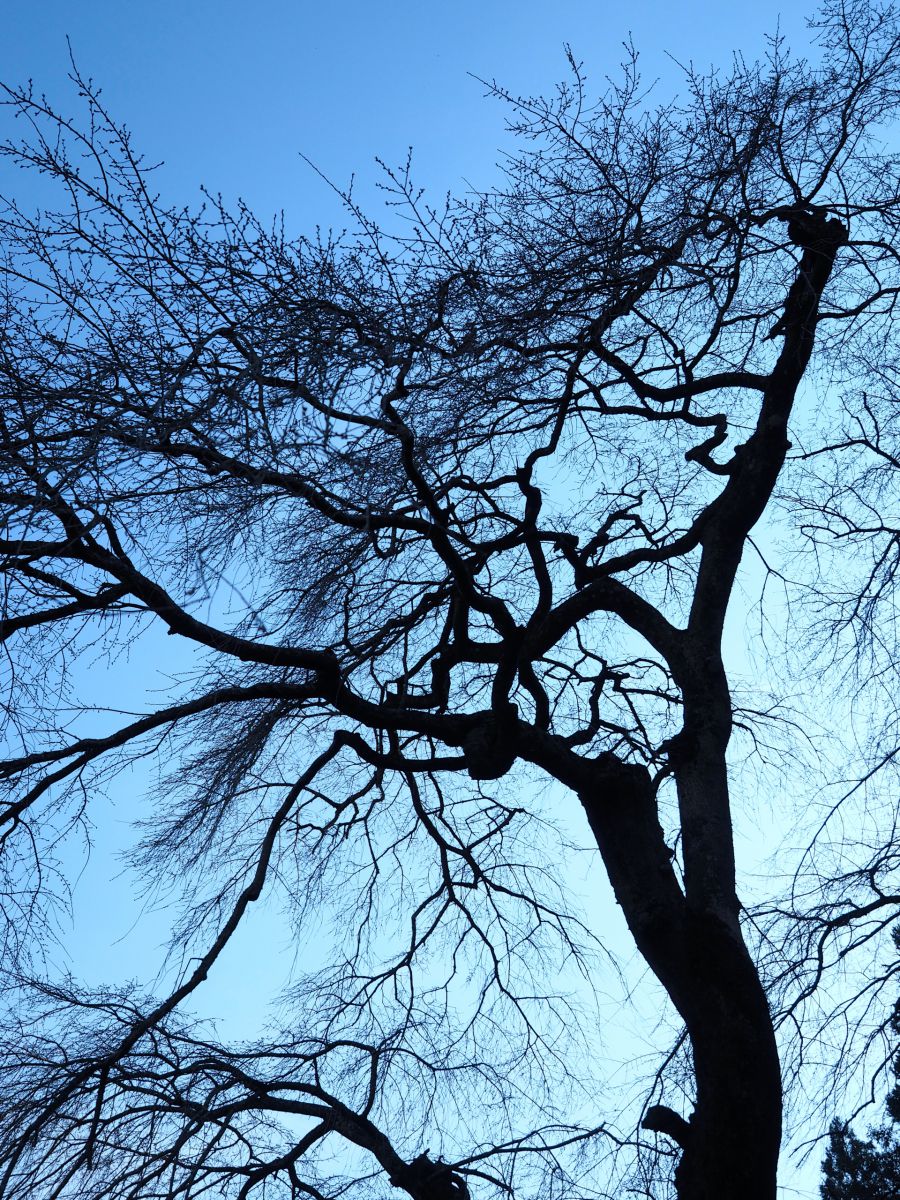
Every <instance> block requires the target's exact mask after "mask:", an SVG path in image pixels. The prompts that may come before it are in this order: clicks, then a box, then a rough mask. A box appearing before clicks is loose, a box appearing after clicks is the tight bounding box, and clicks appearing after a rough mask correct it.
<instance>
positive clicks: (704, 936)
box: [581, 754, 781, 1200]
mask: <svg viewBox="0 0 900 1200" xmlns="http://www.w3.org/2000/svg"><path fill="white" fill-rule="evenodd" d="M689 757H690V762H687V761H685V762H684V763H683V764H682V766H681V767H680V768H677V772H678V773H679V774H681V775H682V776H683V778H682V779H681V780H679V782H680V783H681V785H682V786H681V787H680V789H679V790H680V791H681V790H685V791H687V792H688V793H690V791H691V790H692V789H693V788H694V787H697V786H701V784H702V779H701V775H702V771H701V770H700V769H699V767H700V766H701V765H702V764H699V763H698V761H697V755H696V754H691V755H690V756H689ZM598 768H599V769H598V774H597V780H596V784H595V786H594V787H592V788H591V789H589V790H584V791H583V792H582V793H581V801H582V804H583V805H584V808H585V811H586V813H587V817H588V821H589V823H590V826H591V830H592V832H593V834H594V837H595V839H596V841H597V846H598V848H599V850H600V853H601V856H602V858H603V861H604V864H605V866H606V870H607V873H608V875H609V879H610V882H611V884H612V886H613V890H614V892H615V896H616V899H617V901H618V903H619V904H620V905H621V907H622V910H623V914H624V916H625V920H626V922H627V923H628V927H629V929H630V930H631V933H632V935H633V937H634V939H635V942H636V944H637V946H638V949H639V950H640V952H641V954H642V955H643V957H644V958H645V960H646V961H647V963H648V965H649V966H650V968H651V970H652V971H653V972H654V974H655V975H656V977H657V978H658V979H659V981H660V983H661V984H662V985H663V987H664V988H665V990H666V992H667V993H668V995H669V996H670V998H671V999H672V1002H673V1003H674V1005H675V1007H676V1008H677V1010H678V1012H679V1014H680V1015H681V1017H682V1018H683V1019H684V1022H685V1025H686V1027H687V1031H688V1035H689V1038H690V1044H691V1049H692V1053H693V1060H694V1072H695V1079H696V1098H695V1106H694V1111H693V1113H692V1114H691V1115H690V1118H689V1120H688V1121H687V1122H686V1123H685V1122H684V1121H681V1122H680V1123H679V1122H678V1121H677V1120H675V1119H669V1120H666V1119H663V1115H662V1114H661V1113H660V1112H659V1111H658V1110H657V1112H656V1114H655V1118H654V1119H652V1120H651V1122H650V1124H649V1127H650V1128H656V1129H659V1130H660V1131H662V1132H665V1133H667V1134H668V1135H669V1136H671V1137H673V1138H674V1140H676V1141H677V1142H678V1143H679V1144H680V1145H681V1147H682V1157H681V1161H680V1163H679V1165H678V1168H677V1169H676V1173H675V1182H676V1188H677V1192H678V1196H679V1200H726V1198H727V1200H775V1190H776V1175H777V1164H778V1151H779V1147H780V1142H781V1073H780V1068H779V1062H778V1053H777V1049H776V1045H775V1035H774V1030H773V1027H772V1019H771V1015H770V1013H769V1008H768V1004H767V1002H766V997H765V993H764V991H763V988H762V985H761V983H760V980H759V976H758V973H757V971H756V968H755V966H754V964H753V961H752V959H751V957H750V954H749V952H748V950H747V947H746V945H745V943H744V940H743V937H742V935H741V931H740V927H739V925H738V922H737V919H736V913H735V912H734V911H733V908H732V906H731V905H726V906H725V907H724V908H723V907H722V901H723V898H724V897H725V894H726V893H727V892H728V887H729V884H728V881H727V880H722V881H721V883H722V887H721V888H719V889H717V890H716V891H714V893H713V894H712V895H710V893H709V889H707V888H704V887H698V889H697V890H698V891H699V892H700V894H701V897H703V898H702V899H698V900H697V901H694V900H693V898H691V899H688V898H687V897H686V896H685V893H684V892H683V891H682V889H681V886H680V884H679V882H678V880H677V878H676V875H675V872H674V870H673V867H672V859H673V855H672V852H671V851H670V849H669V848H668V846H667V845H666V843H665V839H664V837H663V831H662V827H661V826H660V823H659V818H658V816H657V808H656V798H655V795H654V791H653V786H652V781H651V778H650V775H649V773H648V772H647V771H646V770H645V769H644V768H643V767H640V766H634V765H629V764H624V763H621V762H619V761H618V760H616V759H614V758H613V757H612V756H604V757H603V759H602V760H601V761H600V762H599V763H598ZM722 772H723V773H724V762H723V763H722ZM717 782H718V781H717V780H716V779H715V777H714V776H713V777H709V774H707V778H706V784H707V791H706V800H707V802H708V801H709V799H710V791H715V790H716V785H717ZM732 894H733V873H732ZM729 908H732V911H731V912H729V911H728V909H729ZM717 910H718V911H717ZM671 1117H672V1118H674V1117H675V1114H671Z"/></svg>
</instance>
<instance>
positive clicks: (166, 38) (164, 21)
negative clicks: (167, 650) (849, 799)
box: [0, 0, 817, 1195]
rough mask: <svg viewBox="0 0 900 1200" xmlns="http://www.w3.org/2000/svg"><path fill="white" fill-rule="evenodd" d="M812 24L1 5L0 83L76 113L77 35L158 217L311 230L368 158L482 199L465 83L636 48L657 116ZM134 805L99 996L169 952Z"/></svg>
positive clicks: (508, 6) (92, 961) (111, 905)
mask: <svg viewBox="0 0 900 1200" xmlns="http://www.w3.org/2000/svg"><path fill="white" fill-rule="evenodd" d="M807 11H808V9H807V7H806V6H805V5H801V4H798V3H797V0H780V2H779V0H758V2H757V3H756V4H755V5H753V6H750V5H732V4H727V3H716V4H712V3H709V0H684V2H682V3H664V2H662V0H630V3H611V2H609V0H516V2H515V3H513V2H511V0H450V2H447V3H442V4H438V3H433V2H431V3H429V0H419V2H418V3H412V2H410V0H381V2H378V0H331V2H330V3H329V2H328V0H315V2H310V0H294V2H290V0H154V2H153V3H151V2H149V0H116V2H111V0H39V2H38V0H35V2H33V3H25V2H24V0H6V3H5V4H4V5H3V6H2V40H0V79H3V80H5V81H7V82H9V83H20V82H23V81H25V80H27V79H29V78H31V79H32V80H33V81H34V85H35V88H36V90H38V91H42V92H46V93H47V94H48V96H49V97H50V99H51V100H52V101H53V102H54V104H55V105H57V106H58V107H60V108H62V109H63V110H66V109H69V110H71V109H74V108H75V107H76V100H75V96H74V93H73V90H72V88H71V85H69V84H68V83H67V80H66V73H67V71H68V69H69V64H68V48H67V43H66V38H67V36H68V38H69V39H70V42H71V46H72V50H73V53H74V55H75V58H76V60H77V62H78V64H79V67H80V69H81V71H82V72H83V73H84V74H86V75H90V76H92V77H93V78H94V79H95V80H96V81H97V82H99V84H100V85H101V87H102V88H103V92H104V98H105V100H106V103H107V106H108V108H109V109H110V111H111V112H112V114H113V115H114V116H115V117H116V118H117V119H118V120H120V121H122V122H124V123H125V124H126V125H127V126H128V127H129V128H130V129H131V131H132V133H133V135H134V139H135V144H136V147H137V148H138V149H139V150H141V151H142V152H143V153H144V154H145V156H146V158H147V160H148V161H158V160H165V167H164V168H163V170H162V171H161V172H160V174H159V176H158V179H157V186H158V188H159V190H160V191H161V193H162V195H163V198H164V200H167V199H170V200H171V201H172V202H173V203H179V204H180V203H189V204H190V203H193V202H194V201H195V200H199V187H200V185H205V186H206V187H207V188H209V189H210V190H211V191H213V192H217V191H221V192H222V193H223V194H224V196H225V198H226V200H230V199H233V198H235V197H237V196H241V197H243V198H244V199H245V200H246V201H247V202H248V203H249V204H250V206H251V207H252V208H253V209H255V210H256V212H257V213H258V214H259V215H260V216H262V217H267V216H269V215H271V214H272V213H274V212H276V211H279V210H282V209H283V210H284V211H285V215H286V218H287V224H288V227H289V229H292V230H295V231H298V232H299V231H304V230H311V229H312V228H313V227H314V226H315V225H316V224H317V223H319V224H323V225H329V224H335V223H336V224H340V222H341V214H340V211H339V209H338V207H337V204H336V199H335V197H334V195H333V194H332V193H331V192H329V190H328V188H327V187H326V186H325V185H324V184H323V182H322V181H321V179H320V178H319V177H318V176H317V175H316V174H315V173H314V172H313V171H312V170H311V169H310V167H309V166H308V165H307V163H306V162H305V161H304V159H303V158H302V157H301V154H302V155H305V156H306V157H307V158H308V159H310V160H312V161H313V162H314V163H315V164H316V165H317V166H318V167H319V168H320V169H321V170H322V171H323V172H324V173H325V174H326V175H327V176H329V177H330V178H332V179H333V180H334V181H335V182H336V183H337V184H340V185H344V184H346V183H347V181H348V180H349V179H350V177H351V175H354V174H355V175H356V176H357V178H358V179H359V181H360V194H361V195H362V196H363V197H365V198H366V200H367V201H368V199H369V198H370V197H371V198H372V203H377V194H376V193H374V192H373V191H372V186H371V185H372V182H373V180H374V179H376V178H377V168H376V166H375V162H374V160H375V156H376V155H378V156H380V157H381V158H383V159H384V160H386V161H387V162H388V163H391V164H396V163H399V162H401V161H402V159H403V158H404V157H405V154H406V150H407V147H408V146H410V145H412V146H413V147H414V151H415V157H414V162H415V163H416V164H417V167H416V174H417V176H418V178H419V181H420V182H421V183H422V184H424V185H426V186H427V187H428V188H429V189H430V190H433V191H434V192H435V193H436V194H437V195H441V194H442V193H443V192H445V191H447V190H448V189H449V190H451V191H460V190H462V189H463V188H465V187H466V181H469V182H470V183H471V184H472V185H474V186H476V187H484V186H489V185H490V184H491V182H492V181H493V180H494V179H496V171H497V167H496V163H497V162H498V160H499V158H500V151H501V150H502V147H503V145H504V133H503V119H504V112H503V108H502V106H501V105H498V104H497V103H495V102H493V101H489V100H485V99H484V98H483V92H484V88H483V87H482V86H481V85H480V84H479V83H478V82H477V81H476V80H474V79H472V78H470V75H474V76H480V77H482V78H492V77H495V78H496V79H497V80H498V81H499V82H500V83H502V84H503V85H504V86H506V87H508V88H509V89H510V90H511V91H514V92H525V93H536V92H541V91H546V90H547V89H549V88H550V87H552V85H553V83H554V82H555V81H556V80H557V79H559V78H561V77H563V76H564V74H565V59H564V51H563V47H564V44H566V43H570V44H571V45H572V48H573V51H574V53H575V56H576V57H577V58H579V59H581V60H583V61H584V63H585V67H586V70H587V74H588V78H589V82H590V81H591V80H593V81H594V82H595V83H596V85H597V88H598V90H599V88H600V87H601V85H602V79H603V77H604V75H606V74H607V73H610V72H613V71H614V70H615V67H616V64H617V62H618V61H619V58H620V55H621V47H622V43H623V41H625V40H626V39H627V38H628V37H629V35H631V36H632V37H633V40H634V43H635V45H636V46H637V47H638V48H639V49H640V50H641V51H642V54H643V62H644V70H645V78H646V79H647V80H648V81H650V80H653V79H655V78H657V77H658V78H660V84H659V94H660V97H661V98H662V97H665V96H666V95H668V94H669V93H670V91H671V89H672V87H673V86H675V81H676V80H677V73H678V69H677V67H676V66H675V62H681V63H686V62H688V61H690V60H693V61H694V63H695V64H696V65H698V66H700V67H706V66H708V65H710V64H711V63H713V62H718V63H721V64H722V65H723V66H726V65H727V63H728V60H729V59H730V57H731V55H732V53H734V52H735V51H743V52H744V53H745V55H746V56H747V57H750V58H752V57H755V56H756V55H758V54H759V53H761V52H762V51H763V49H764V43H763V35H764V33H765V32H767V31H769V32H771V31H774V30H775V28H776V27H777V25H778V22H779V18H780V24H781V29H782V31H783V32H784V33H785V35H786V36H787V38H788V40H789V42H790V43H792V44H794V45H798V44H802V43H803V41H804V40H805V35H804V33H803V24H804V20H803V18H804V16H805V14H806V12H807ZM667 55H671V57H668V56H667ZM673 60H675V61H673ZM7 129H8V122H4V119H3V117H2V115H0V136H2V134H3V133H4V132H5V131H7ZM507 144H508V143H507ZM4 169H5V170H7V171H8V168H4ZM27 187H28V184H27V180H25V179H20V178H17V177H15V176H9V175H7V177H3V176H2V175H0V192H2V193H5V194H18V195H19V196H23V195H24V196H25V197H27V196H28V191H27ZM137 667H138V668H139V667H140V660H137ZM127 674H128V672H127V671H126V672H125V674H124V675H123V676H122V677H121V678H120V681H119V684H118V685H117V686H120V687H123V688H124V687H125V686H126V677H127ZM132 703H134V701H132ZM138 782H139V781H135V787H137V786H138ZM126 792H127V786H126V788H125V789H124V790H123V794H122V797H121V802H120V804H119V805H118V806H117V810H116V814H115V817H114V824H113V826H112V829H113V832H112V834H111V835H106V836H101V837H100V838H99V840H98V845H97V853H96V854H95V855H94V857H93V860H92V862H91V864H90V867H89V868H88V870H87V871H86V872H85V875H84V877H83V881H82V885H81V887H80V890H79V904H78V908H77V911H78V913H79V922H78V929H77V930H76V932H75V933H74V934H73V935H72V939H71V942H70V946H71V949H72V957H73V964H72V965H73V967H74V968H75V970H76V971H84V973H85V974H87V975H88V976H89V977H92V978H96V979H99V978H103V977H106V978H107V979H110V978H115V976H116V975H120V974H123V973H124V974H125V975H126V976H128V975H133V974H135V973H136V972H137V971H138V970H139V967H140V965H141V963H143V962H145V961H146V960H147V957H148V953H152V952H154V951H155V949H156V947H157V946H158V944H159V942H160V941H161V940H162V937H163V929H164V924H165V923H164V921H162V920H156V919H153V918H151V919H144V920H142V921H139V922H138V924H137V925H136V926H135V925H134V921H135V913H134V911H133V910H130V909H128V908H127V907H126V906H125V897H126V895H127V886H126V881H124V880H121V879H120V880H119V881H118V882H110V880H111V877H112V876H113V875H114V874H115V873H116V871H117V870H118V868H117V866H116V864H115V861H114V860H113V858H112V857H111V856H110V854H109V853H108V852H109V851H110V850H111V849H112V848H113V846H114V845H115V843H116V840H117V838H118V837H119V835H120V834H122V833H123V831H124V829H125V826H126V823H127V818H128V816H129V802H128V796H127V794H125V793H126ZM116 939H120V940H118V941H116ZM279 939H280V935H279V934H278V933H277V932H276V931H274V929H273V928H272V926H271V925H270V924H267V922H266V921H265V920H257V922H256V924H255V925H254V927H253V929H252V931H251V932H250V933H249V934H247V935H245V936H244V937H243V939H242V940H241V941H239V943H238V944H237V945H236V947H235V951H234V953H233V954H232V955H231V965H230V966H228V964H226V966H225V968H223V970H224V971H225V972H226V974H227V978H226V974H223V975H222V977H221V980H222V982H221V984H220V986H221V987H222V989H223V990H222V995H223V996H224V995H226V994H227V995H228V996H229V997H230V1003H231V1004H232V1005H238V1006H239V1005H241V1004H244V1005H247V1006H250V1005H252V1004H253V1003H254V1002H255V995H256V987H255V984H254V981H253V975H254V972H255V970H259V971H263V969H264V964H265V963H266V962H267V961H268V962H271V961H272V959H273V958H277V957H278V953H277V952H278V951H279V948H281V947H282V943H281V941H280V940H279ZM114 942H115V943H116V944H115V945H113V944H112V943H114ZM254 960H255V964H256V966H255V967H254V966H253V965H252V964H253V963H254ZM239 964H243V965H239ZM211 982H212V983H215V982H216V981H215V980H211ZM816 1172H817V1168H816V1167H815V1164H814V1165H813V1169H812V1171H811V1172H810V1171H807V1173H806V1174H805V1177H804V1183H805V1184H806V1185H807V1186H808V1187H810V1188H815V1183H816ZM786 1194H787V1193H786ZM794 1194H795V1195H797V1194H802V1193H794ZM805 1194H807V1195H813V1194H814V1192H813V1191H809V1192H807V1193H805Z"/></svg>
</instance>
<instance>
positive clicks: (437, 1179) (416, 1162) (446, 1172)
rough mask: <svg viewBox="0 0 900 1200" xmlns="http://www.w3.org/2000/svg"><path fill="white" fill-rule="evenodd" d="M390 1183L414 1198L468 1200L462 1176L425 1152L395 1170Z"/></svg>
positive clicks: (420, 1199) (419, 1199)
mask: <svg viewBox="0 0 900 1200" xmlns="http://www.w3.org/2000/svg"><path fill="white" fill-rule="evenodd" d="M391 1183H392V1184H393V1185H394V1187H398V1188H403V1189H404V1191H406V1192H409V1194H410V1196H412V1197H414V1200H469V1189H468V1187H467V1186H466V1181H465V1180H464V1179H463V1177H462V1176H461V1175H459V1174H457V1172H456V1171H454V1170H453V1168H452V1167H450V1166H448V1165H447V1163H445V1162H441V1160H440V1159H435V1160H432V1159H430V1158H429V1157H428V1154H427V1152H426V1153H425V1154H419V1155H418V1156H417V1157H416V1158H414V1159H413V1160H412V1161H411V1162H409V1163H407V1164H405V1165H404V1166H403V1167H402V1168H401V1169H400V1170H398V1171H395V1172H394V1174H393V1175H392V1176H391Z"/></svg>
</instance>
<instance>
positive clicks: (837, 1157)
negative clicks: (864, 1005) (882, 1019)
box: [821, 929, 900, 1200]
mask: <svg viewBox="0 0 900 1200" xmlns="http://www.w3.org/2000/svg"><path fill="white" fill-rule="evenodd" d="M898 940H900V939H898V931H897V930H896V929H895V930H894V942H895V944H896V943H897V942H898ZM891 1030H892V1033H893V1035H894V1039H895V1044H896V1037H897V1034H898V1033H900V1005H897V1006H895V1008H894V1014H893V1018H892V1020H891ZM893 1073H894V1077H895V1078H897V1076H898V1075H900V1062H898V1059H897V1058H896V1057H895V1058H894V1062H893ZM887 1113H888V1117H889V1118H890V1121H891V1124H889V1125H883V1126H880V1127H879V1128H877V1129H872V1130H870V1131H869V1138H868V1140H866V1139H863V1138H860V1137H857V1136H856V1134H855V1133H854V1132H853V1130H852V1129H851V1128H850V1125H849V1124H848V1123H847V1122H845V1121H834V1122H832V1125H831V1129H830V1130H829V1136H828V1148H827V1150H826V1151H825V1159H824V1162H823V1164H822V1172H823V1176H824V1178H823V1180H822V1187H821V1192H822V1200H895V1197H896V1196H900V1139H898V1137H897V1133H896V1124H897V1122H898V1121H900V1083H895V1085H894V1087H893V1088H892V1089H891V1091H890V1092H889V1094H888V1097H887Z"/></svg>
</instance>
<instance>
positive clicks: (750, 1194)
mask: <svg viewBox="0 0 900 1200" xmlns="http://www.w3.org/2000/svg"><path fill="white" fill-rule="evenodd" d="M689 924H691V925H693V926H694V929H693V930H692V931H691V932H690V933H689V936H688V941H689V943H690V945H689V955H688V958H689V968H688V974H687V975H686V977H685V981H684V986H683V988H682V989H681V996H682V1001H681V1003H682V1006H683V1008H684V1009H685V1010H686V1011H685V1014H684V1015H685V1017H686V1020H687V1023H688V1033H689V1035H690V1040H691V1048H692V1050H693V1058H694V1077H695V1081H696V1101H695V1107H694V1112H693V1115H692V1116H691V1119H690V1123H689V1127H688V1132H687V1135H686V1137H685V1139H684V1147H683V1149H684V1152H683V1154H682V1158H681V1162H680V1164H679V1166H678V1170H677V1172H676V1186H677V1192H678V1197H679V1200H726V1198H727V1200H775V1193H776V1179H777V1172H778V1151H779V1148H780V1144H781V1071H780V1066H779V1062H778V1051H777V1047H776V1044H775V1033H774V1030H773V1028H772V1020H771V1016H770V1014H769V1009H768V1005H767V1003H766V998H765V993H764V992H763V989H762V985H761V984H760V982H759V977H758V975H757V972H756V969H755V967H754V966H753V963H752V961H751V959H750V956H749V954H748V953H747V950H746V948H745V947H744V945H743V943H742V942H741V941H740V940H739V939H736V938H735V935H734V933H733V932H732V931H731V930H730V929H728V928H727V927H725V926H723V925H720V924H718V922H717V921H716V919H715V918H713V919H707V920H692V921H689ZM717 924H718V928H716V925H717ZM651 965H652V964H651Z"/></svg>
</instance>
